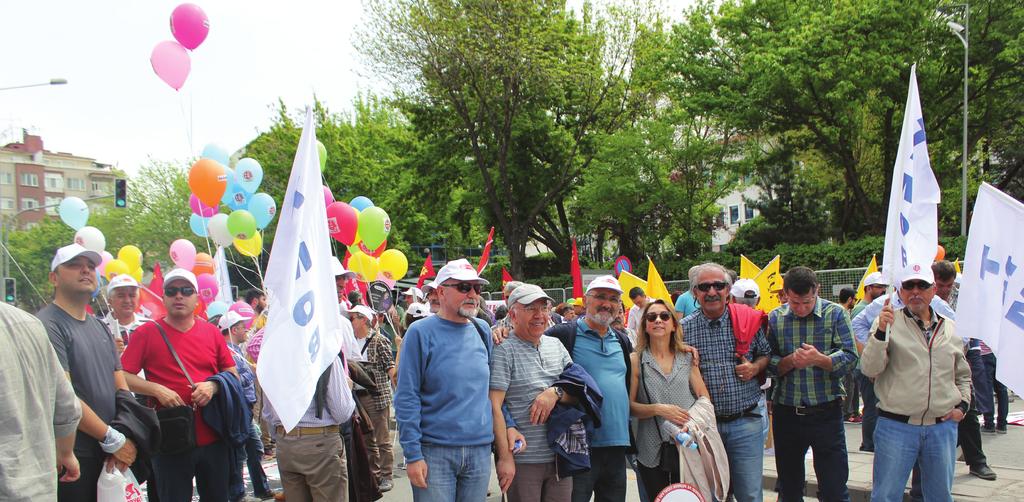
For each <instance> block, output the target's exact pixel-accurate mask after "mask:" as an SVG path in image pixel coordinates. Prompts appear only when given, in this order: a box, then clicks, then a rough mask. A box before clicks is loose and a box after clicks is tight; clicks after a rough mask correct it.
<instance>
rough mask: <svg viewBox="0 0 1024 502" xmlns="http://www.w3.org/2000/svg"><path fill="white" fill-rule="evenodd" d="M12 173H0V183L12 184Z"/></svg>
mask: <svg viewBox="0 0 1024 502" xmlns="http://www.w3.org/2000/svg"><path fill="white" fill-rule="evenodd" d="M13 184H14V173H0V185H13Z"/></svg>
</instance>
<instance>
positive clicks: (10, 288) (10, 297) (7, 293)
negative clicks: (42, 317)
mask: <svg viewBox="0 0 1024 502" xmlns="http://www.w3.org/2000/svg"><path fill="white" fill-rule="evenodd" d="M16 283H17V281H16V280H15V279H14V278H13V277H4V301H5V302H7V303H11V304H13V303H14V300H15V299H16V298H17V297H18V294H17V291H16V290H17V287H16Z"/></svg>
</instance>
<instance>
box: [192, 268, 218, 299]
mask: <svg viewBox="0 0 1024 502" xmlns="http://www.w3.org/2000/svg"><path fill="white" fill-rule="evenodd" d="M196 282H197V283H198V284H199V298H200V299H201V300H203V301H204V302H206V303H210V302H212V301H214V300H216V299H217V292H218V287H217V286H218V285H217V279H216V278H215V277H213V276H212V275H210V274H199V275H197V276H196Z"/></svg>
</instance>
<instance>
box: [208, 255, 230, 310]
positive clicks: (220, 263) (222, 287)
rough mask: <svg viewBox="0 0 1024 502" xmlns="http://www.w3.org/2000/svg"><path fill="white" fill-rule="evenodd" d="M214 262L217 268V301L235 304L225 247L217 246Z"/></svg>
mask: <svg viewBox="0 0 1024 502" xmlns="http://www.w3.org/2000/svg"><path fill="white" fill-rule="evenodd" d="M213 261H214V263H215V267H216V271H215V274H216V275H215V277H216V278H217V301H219V302H224V303H226V304H228V305H231V304H232V303H235V299H234V298H232V291H231V277H230V276H229V275H228V260H227V258H225V257H224V247H223V246H217V254H215V255H214V256H213Z"/></svg>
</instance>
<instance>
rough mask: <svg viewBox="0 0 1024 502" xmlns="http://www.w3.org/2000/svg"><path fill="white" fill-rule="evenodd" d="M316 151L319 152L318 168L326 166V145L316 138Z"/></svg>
mask: <svg viewBox="0 0 1024 502" xmlns="http://www.w3.org/2000/svg"><path fill="white" fill-rule="evenodd" d="M316 151H317V152H319V153H320V170H321V171H323V170H324V169H326V168H327V147H326V146H324V144H323V143H321V142H320V140H316Z"/></svg>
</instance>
